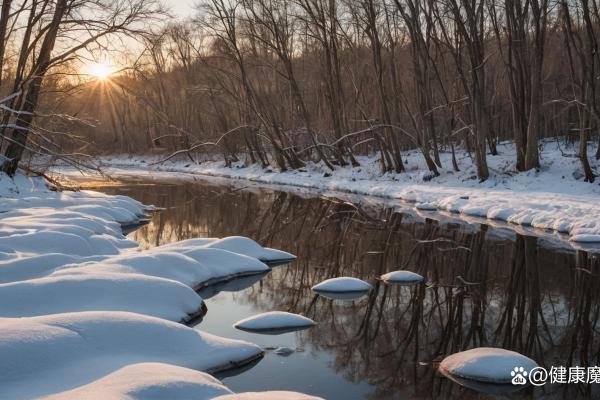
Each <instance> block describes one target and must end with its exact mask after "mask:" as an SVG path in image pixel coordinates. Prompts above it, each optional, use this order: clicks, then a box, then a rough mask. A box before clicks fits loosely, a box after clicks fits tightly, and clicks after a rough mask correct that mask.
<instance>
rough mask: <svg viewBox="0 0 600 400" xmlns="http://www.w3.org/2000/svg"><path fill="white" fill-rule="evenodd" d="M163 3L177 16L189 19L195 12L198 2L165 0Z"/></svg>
mask: <svg viewBox="0 0 600 400" xmlns="http://www.w3.org/2000/svg"><path fill="white" fill-rule="evenodd" d="M163 3H164V4H165V5H166V6H168V7H169V8H170V9H171V11H173V12H174V13H175V14H177V15H179V16H181V17H189V16H190V15H191V14H192V13H193V12H194V10H193V7H194V4H196V3H197V0H163Z"/></svg>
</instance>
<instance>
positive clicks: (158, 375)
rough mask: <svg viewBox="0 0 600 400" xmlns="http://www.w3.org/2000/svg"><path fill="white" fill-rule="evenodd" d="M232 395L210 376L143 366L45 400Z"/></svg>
mask: <svg viewBox="0 0 600 400" xmlns="http://www.w3.org/2000/svg"><path fill="white" fill-rule="evenodd" d="M231 393H232V392H231V390H229V389H227V388H226V387H225V386H224V385H223V384H222V383H221V382H220V381H218V380H217V379H215V378H213V377H212V376H210V375H208V374H206V373H203V372H199V371H195V370H192V369H189V368H182V367H177V366H174V365H168V364H160V363H142V364H134V365H129V366H126V367H123V368H121V369H119V370H117V371H115V372H113V373H111V374H109V375H107V376H105V377H103V378H100V379H98V380H96V381H94V382H92V383H89V384H87V385H84V386H81V387H78V388H76V389H73V390H69V391H66V392H62V393H59V394H55V395H51V396H48V397H44V399H46V400H80V399H85V400H107V399H127V400H147V399H169V400H190V399H194V400H208V399H213V398H215V397H217V396H221V395H227V394H231Z"/></svg>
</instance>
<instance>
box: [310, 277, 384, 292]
mask: <svg viewBox="0 0 600 400" xmlns="http://www.w3.org/2000/svg"><path fill="white" fill-rule="evenodd" d="M371 289H373V286H371V285H370V284H368V283H367V282H365V281H362V280H360V279H357V278H350V277H347V276H342V277H339V278H331V279H327V280H325V281H323V282H321V283H319V284H318V285H315V286H313V287H312V290H314V291H315V292H337V293H343V292H366V291H368V290H371Z"/></svg>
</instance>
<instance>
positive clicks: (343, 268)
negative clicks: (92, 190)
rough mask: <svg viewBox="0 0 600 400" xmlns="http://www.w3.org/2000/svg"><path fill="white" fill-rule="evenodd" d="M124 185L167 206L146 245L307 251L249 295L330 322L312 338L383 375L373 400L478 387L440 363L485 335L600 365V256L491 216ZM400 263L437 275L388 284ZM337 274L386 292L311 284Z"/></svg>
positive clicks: (345, 362) (250, 191) (543, 360)
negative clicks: (483, 219)
mask: <svg viewBox="0 0 600 400" xmlns="http://www.w3.org/2000/svg"><path fill="white" fill-rule="evenodd" d="M119 192H120V193H124V194H128V195H131V196H133V197H135V198H137V199H139V200H141V201H143V202H145V203H151V204H155V205H158V206H162V207H167V210H166V211H164V212H162V213H160V214H158V215H156V216H155V218H154V220H153V221H152V223H151V224H150V225H148V226H145V227H143V228H142V229H140V230H138V231H137V232H135V233H133V234H132V235H133V237H134V238H135V239H136V240H137V241H138V242H140V243H142V244H143V245H144V246H148V247H149V246H154V245H158V244H162V243H167V242H172V241H176V240H183V239H187V238H190V237H223V236H228V235H244V236H249V237H251V238H253V239H255V240H257V241H258V242H259V243H261V244H263V245H267V246H270V247H275V248H280V249H282V250H286V251H289V252H292V253H295V254H296V255H298V260H297V261H296V262H294V263H292V264H291V265H289V266H283V267H277V268H275V269H274V270H273V272H272V273H271V274H269V275H267V276H266V277H265V278H264V279H263V280H262V281H261V283H260V285H261V286H260V288H261V290H253V291H245V292H241V293H244V295H245V298H244V299H243V300H244V301H245V302H247V303H249V304H252V305H254V306H256V307H257V308H259V309H264V310H270V309H278V310H288V311H290V312H294V313H301V314H304V315H307V316H308V317H310V318H312V319H314V320H316V321H319V322H320V325H319V326H318V328H315V329H311V330H308V331H306V332H303V333H302V334H301V336H300V337H301V338H302V339H301V340H304V341H306V343H310V345H311V346H312V347H313V348H314V349H317V350H319V349H322V350H326V351H329V352H332V353H333V354H334V355H335V362H334V365H333V366H332V368H334V369H335V370H336V371H337V373H339V374H343V375H344V376H345V377H346V379H348V380H350V381H353V382H358V381H367V382H369V383H370V384H372V385H374V387H375V391H374V392H373V394H372V398H387V397H391V398H397V397H401V398H432V397H433V398H463V397H465V396H467V395H469V396H472V397H478V395H477V394H475V393H474V392H471V391H468V390H467V389H465V388H463V387H461V386H459V385H456V384H454V383H452V382H451V381H450V380H448V379H446V378H443V377H440V376H439V375H438V374H437V373H436V372H435V368H434V367H435V365H436V363H437V362H439V361H440V360H441V359H442V358H443V357H444V356H445V355H448V354H451V353H454V352H457V351H461V350H465V349H469V348H472V347H477V346H498V347H503V348H506V349H512V350H515V351H518V352H520V353H523V354H525V355H528V356H530V357H531V358H533V359H535V360H536V361H538V363H540V364H541V365H544V366H548V367H549V366H551V365H555V366H559V365H562V366H565V367H569V366H583V367H587V366H594V365H597V364H600V361H599V358H600V346H599V339H600V337H599V335H598V333H597V330H598V325H597V324H598V316H599V314H600V308H599V304H600V302H599V299H598V296H600V281H599V278H598V272H599V267H598V258H597V256H596V255H593V254H589V253H586V252H583V251H576V250H574V249H571V248H569V247H568V246H562V247H561V248H556V247H551V246H549V245H548V243H549V242H548V241H547V240H541V239H540V238H536V237H534V236H522V235H518V234H515V233H514V232H512V231H510V230H509V229H492V228H490V227H488V226H487V225H484V224H480V223H472V224H465V223H459V222H456V221H455V220H453V219H450V218H442V219H441V220H440V221H437V220H434V219H433V218H427V217H425V218H423V217H421V216H419V215H417V214H415V213H414V212H406V210H404V211H405V212H402V211H403V210H398V207H396V208H385V207H379V206H373V207H367V206H356V205H354V204H350V203H347V202H345V201H342V200H336V199H326V198H303V197H302V196H300V195H298V194H293V193H286V192H276V191H269V190H258V189H255V188H237V189H235V188H232V187H228V186H211V185H208V184H179V185H157V186H154V187H151V189H150V190H148V187H147V186H145V187H143V188H138V187H136V186H131V187H129V188H128V189H125V190H124V189H123V188H119ZM432 216H433V214H432ZM396 269H408V270H411V271H414V272H417V273H419V274H421V275H423V276H425V277H426V278H427V284H420V285H416V286H407V287H402V286H396V285H385V284H383V283H382V282H379V281H376V278H377V277H378V276H380V275H381V274H383V273H385V272H389V271H393V270H396ZM336 276H354V277H357V278H360V279H363V280H367V281H369V282H371V283H373V284H374V286H375V289H374V290H373V291H372V292H371V293H370V294H369V296H368V297H363V298H362V299H358V300H354V301H347V302H344V301H333V300H330V299H326V298H323V297H320V296H316V295H314V293H313V292H311V290H310V288H311V287H312V286H313V285H315V284H317V283H319V282H321V281H323V280H325V279H328V278H331V277H336ZM209 313H210V309H209ZM598 392H599V391H598V389H596V388H593V387H592V386H591V385H585V384H580V385H552V386H551V385H546V386H544V387H543V388H538V389H535V390H532V389H531V388H528V389H525V390H524V391H521V392H519V394H518V395H517V397H519V398H521V397H523V398H528V397H531V396H533V397H542V396H551V397H556V398H573V397H575V395H578V396H580V397H588V396H594V395H596V396H597V395H598ZM478 398H479V397H478Z"/></svg>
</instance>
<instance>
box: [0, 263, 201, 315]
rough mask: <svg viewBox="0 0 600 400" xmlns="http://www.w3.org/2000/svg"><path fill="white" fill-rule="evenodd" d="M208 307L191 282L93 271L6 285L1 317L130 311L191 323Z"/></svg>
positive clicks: (1, 288) (0, 287)
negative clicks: (184, 282) (190, 285)
mask: <svg viewBox="0 0 600 400" xmlns="http://www.w3.org/2000/svg"><path fill="white" fill-rule="evenodd" d="M150 293H151V294H152V295H151V296H149V295H148V294H150ZM202 309H203V301H202V298H200V296H199V295H198V294H196V292H194V290H192V289H191V288H189V287H188V286H185V285H183V284H181V283H179V282H175V281H173V280H168V279H163V278H157V277H153V276H145V275H140V274H117V273H106V272H101V271H100V272H92V271H90V272H89V273H87V274H73V275H69V274H64V273H63V274H58V275H56V276H54V275H53V276H50V277H46V278H37V279H31V280H26V281H19V282H12V283H6V284H0V317H32V316H39V315H45V314H57V313H66V312H79V311H130V312H137V313H141V314H146V315H151V316H155V317H160V318H165V319H168V320H170V321H187V320H189V319H191V318H192V317H193V316H196V315H198V314H201V313H202V311H203V310H202Z"/></svg>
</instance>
